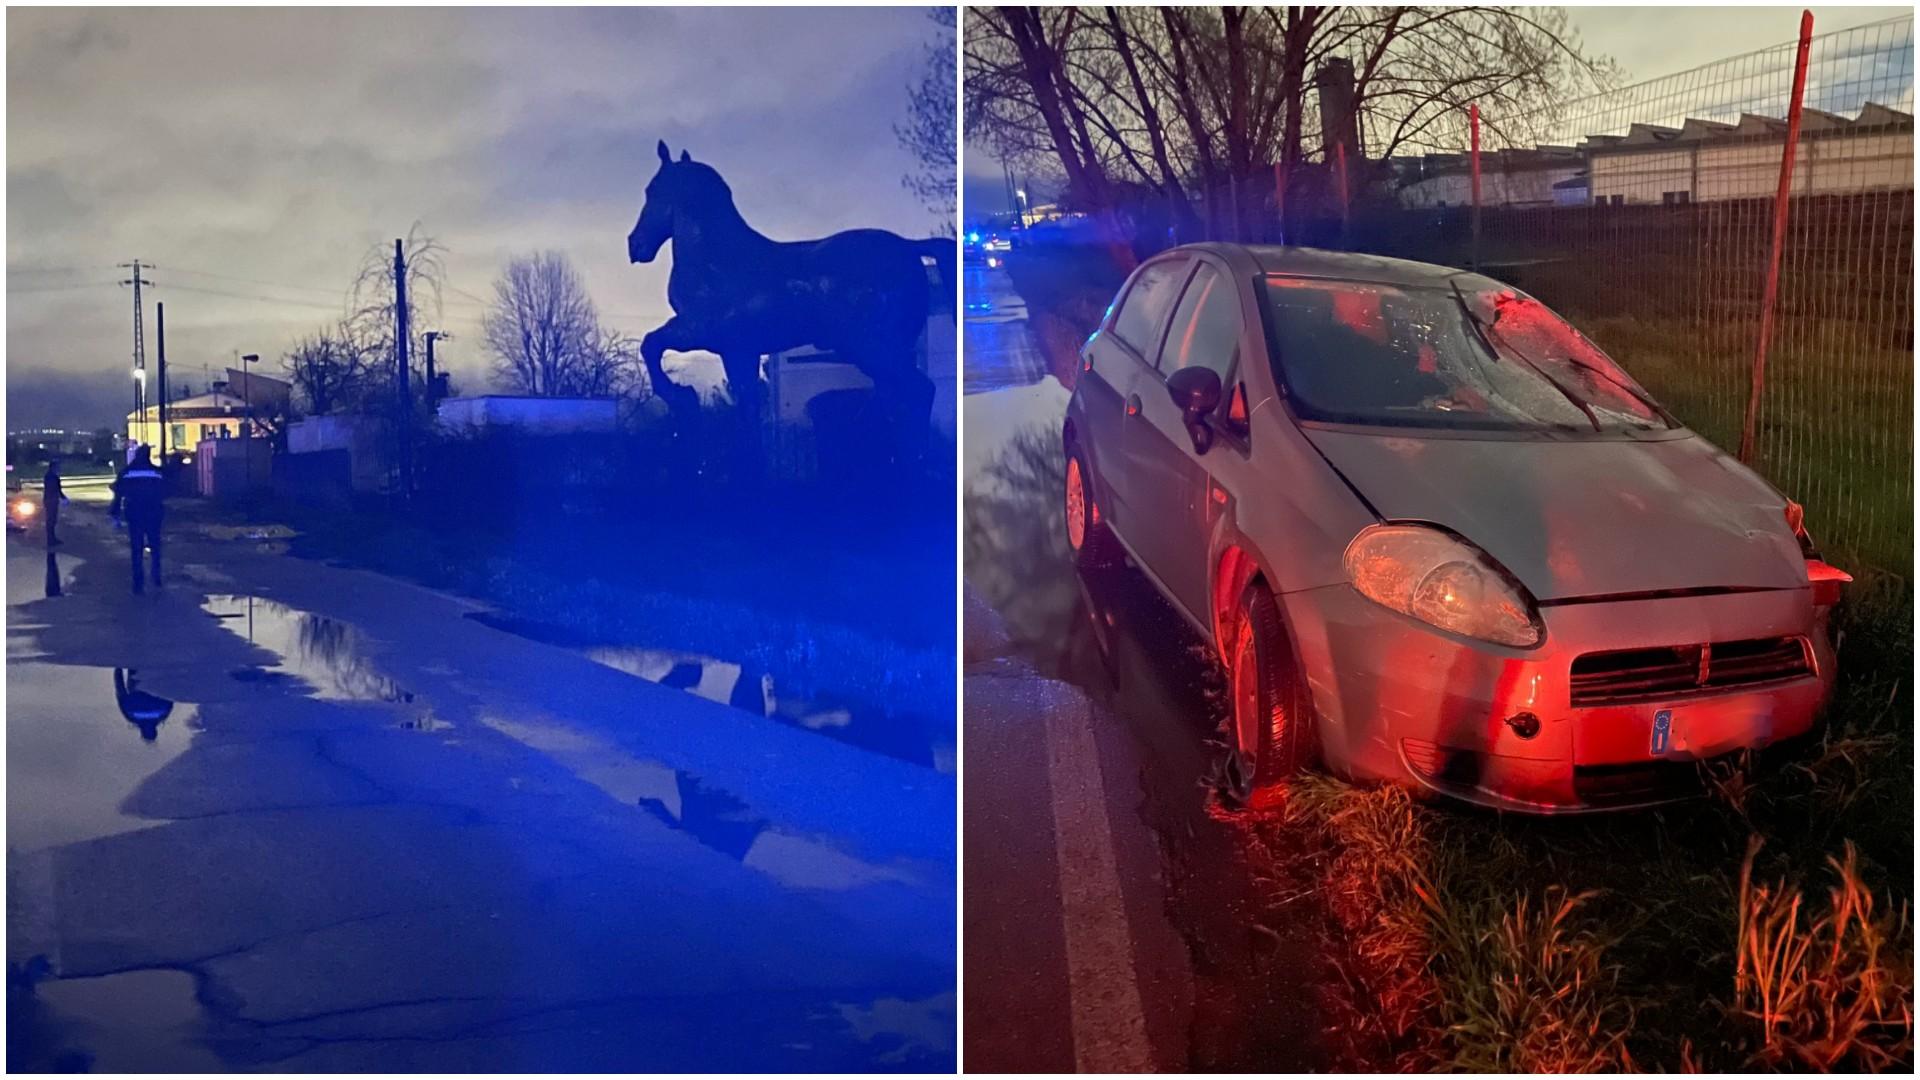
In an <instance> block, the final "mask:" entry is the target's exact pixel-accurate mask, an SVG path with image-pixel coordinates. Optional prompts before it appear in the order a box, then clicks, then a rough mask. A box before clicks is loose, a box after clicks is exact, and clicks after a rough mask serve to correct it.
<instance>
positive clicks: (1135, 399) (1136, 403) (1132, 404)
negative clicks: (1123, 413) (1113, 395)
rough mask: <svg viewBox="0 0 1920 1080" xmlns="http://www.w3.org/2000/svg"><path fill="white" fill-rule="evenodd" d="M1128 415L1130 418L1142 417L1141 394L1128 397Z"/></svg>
mask: <svg viewBox="0 0 1920 1080" xmlns="http://www.w3.org/2000/svg"><path fill="white" fill-rule="evenodd" d="M1127 415H1128V416H1139V415H1140V395H1139V394H1128V395H1127Z"/></svg>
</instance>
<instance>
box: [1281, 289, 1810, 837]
mask: <svg viewBox="0 0 1920 1080" xmlns="http://www.w3.org/2000/svg"><path fill="white" fill-rule="evenodd" d="M1265 285H1266V287H1265V299H1266V301H1267V303H1268V305H1269V310H1268V312H1267V315H1268V316H1269V317H1268V319H1267V326H1268V332H1269V334H1270V336H1271V338H1272V346H1273V354H1274V357H1275V362H1274V366H1275V368H1276V378H1277V380H1278V381H1279V382H1280V383H1281V384H1282V386H1283V391H1282V393H1283V395H1284V398H1285V400H1286V402H1287V410H1288V412H1289V413H1290V414H1291V416H1292V418H1293V420H1294V422H1295V423H1296V424H1297V425H1298V426H1299V428H1300V430H1301V432H1302V434H1304V435H1305V437H1306V438H1307V439H1308V440H1309V441H1310V442H1311V443H1312V445H1313V447H1314V448H1315V449H1316V450H1317V451H1318V452H1319V454H1320V456H1321V457H1322V458H1323V459H1324V460H1325V461H1326V462H1327V463H1328V465H1330V466H1331V467H1332V468H1333V469H1334V470H1335V471H1336V472H1337V473H1338V474H1339V475H1340V476H1341V477H1342V478H1343V479H1344V480H1345V482H1346V483H1347V485H1348V486H1349V487H1350V488H1351V490H1352V491H1353V493H1354V494H1355V495H1356V496H1357V497H1358V498H1359V499H1360V500H1361V501H1363V502H1364V503H1365V504H1366V505H1367V507H1368V508H1369V509H1370V510H1371V511H1372V513H1373V516H1374V517H1375V518H1376V520H1377V521H1378V524H1375V525H1373V526H1370V527H1367V528H1365V529H1363V530H1361V531H1360V532H1359V534H1358V535H1357V536H1355V537H1354V538H1353V540H1352V541H1351V543H1350V544H1349V545H1348V546H1347V548H1346V550H1345V552H1344V558H1343V565H1344V567H1345V570H1346V577H1347V581H1346V582H1345V583H1343V584H1338V585H1329V586H1325V587H1320V588H1312V589H1305V590H1300V591H1294V592H1289V593H1286V594H1285V595H1284V596H1283V597H1282V598H1281V599H1282V603H1283V605H1284V607H1285V612H1286V620H1287V623H1288V625H1289V628H1290V629H1291V631H1292V638H1293V641H1294V645H1295V648H1296V649H1297V650H1298V653H1299V662H1300V665H1301V670H1302V671H1303V673H1305V674H1306V675H1307V682H1308V684H1309V687H1310V692H1311V694H1312V699H1313V706H1314V712H1315V713H1316V714H1317V717H1318V720H1319V723H1318V725H1317V727H1318V731H1319V737H1320V741H1321V751H1322V754H1323V755H1324V757H1325V759H1326V761H1327V763H1328V764H1329V765H1330V766H1331V767H1333V768H1334V769H1336V770H1337V771H1340V772H1344V773H1347V774H1349V775H1355V776H1361V777H1371V778H1382V779H1402V780H1404V779H1407V778H1411V779H1413V780H1415V781H1417V782H1418V783H1420V784H1422V785H1425V786H1427V787H1429V788H1432V789H1434V790H1437V791H1440V792H1443V793H1446V794H1448V795H1452V796H1455V797H1459V798H1463V799H1466V800H1469V801H1472V802H1476V803H1481V804H1484V805H1489V806H1494V807H1499V808H1504V809H1516V810H1526V811H1535V812H1566V811H1578V810H1592V809H1603V808H1618V807H1628V806H1640V805H1648V804H1652V803H1657V802H1662V801H1667V800H1669V799H1672V798H1674V797H1677V796H1679V795H1682V794H1686V793H1688V792H1689V791H1693V790H1698V763H1700V762H1702V761H1708V760H1712V759H1715V758H1719V757H1722V756H1723V755H1729V754H1734V753H1737V752H1740V751H1744V750H1749V749H1757V748H1760V747H1764V746H1767V745H1770V744H1773V743H1777V742H1780V741H1782V740H1787V739H1791V738H1793V737H1795V736H1798V735H1802V734H1805V733H1807V732H1808V731H1809V730H1810V729H1811V727H1812V725H1813V723H1814V719H1815V717H1816V715H1817V714H1818V712H1819V710H1820V707H1821V705H1822V704H1823V703H1824V701H1825V699H1826V697H1827V695H1828V693H1829V691H1830V689H1831V685H1832V676H1833V653H1832V649H1831V647H1830V645H1829V642H1828V638H1827V628H1826V622H1827V616H1828V613H1829V612H1830V611H1831V609H1832V607H1833V605H1834V604H1835V603H1836V602H1837V600H1838V596H1839V586H1840V584H1841V583H1842V582H1843V581H1844V580H1845V575H1844V574H1841V573H1840V572H1839V571H1837V570H1835V569H1833V568H1832V567H1830V566H1827V565H1826V564H1825V563H1824V562H1823V561H1821V559H1820V557H1819V555H1818V554H1817V552H1816V551H1815V550H1814V547H1813V543H1812V540H1811V539H1810V538H1809V536H1808V534H1807V531H1806V529H1805V527H1804V525H1803V523H1802V521H1801V520H1800V511H1799V508H1798V507H1797V506H1795V505H1794V504H1793V503H1791V502H1790V501H1789V500H1787V499H1786V498H1785V497H1784V496H1782V495H1781V494H1780V493H1779V492H1778V491H1776V490H1775V489H1774V488H1773V487H1772V486H1770V485H1769V484H1767V483H1766V482H1765V481H1764V480H1762V479H1761V478H1760V477H1758V476H1757V475H1756V474H1754V473H1753V472H1752V471H1751V470H1749V469H1747V468H1746V467H1745V466H1743V465H1741V464H1740V463H1739V462H1737V461H1735V460H1734V459H1733V458H1731V457H1730V456H1728V455H1727V454H1725V453H1724V452H1722V451H1720V450H1719V449H1718V448H1716V447H1715V446H1713V445H1712V444H1711V443H1709V442H1707V441H1706V440H1705V439H1703V438H1701V437H1700V436H1699V435H1697V434H1695V433H1693V432H1691V431H1689V430H1687V429H1686V428H1685V427H1683V426H1682V425H1681V424H1680V423H1679V422H1678V421H1676V420H1675V419H1674V418H1673V417H1672V416H1671V415H1670V414H1668V413H1667V412H1666V410H1665V409H1663V408H1662V407H1661V406H1660V405H1659V404H1658V403H1657V402H1655V401H1654V400H1653V398H1652V397H1651V395H1649V394H1648V393H1647V392H1646V391H1645V390H1644V389H1643V388H1641V387H1640V386H1639V384H1638V383H1636V382H1634V380H1633V379H1632V378H1631V377H1630V376H1628V375H1627V374H1626V373H1625V372H1624V371H1623V370H1621V369H1620V368H1619V367H1618V366H1617V365H1616V364H1614V363H1613V362H1612V361H1611V360H1610V359H1608V358H1607V357H1606V356H1605V355H1604V354H1603V353H1602V352H1601V351H1600V350H1599V349H1598V348H1597V347H1595V346H1594V345H1593V344H1592V343H1591V342H1589V341H1588V340H1587V339H1586V338H1585V337H1583V336H1582V335H1580V334H1579V333H1578V332H1577V331H1575V330H1574V329H1573V328H1572V327H1571V326H1569V325H1568V324H1567V323H1565V322H1564V321H1563V320H1561V319H1560V318H1559V317H1558V316H1557V315H1555V314H1554V313H1553V312H1551V311H1549V310H1548V309H1547V308H1545V307H1544V306H1543V305H1541V304H1540V303H1539V302H1538V301H1536V300H1534V299H1532V298H1531V297H1528V296H1526V295H1524V294H1522V293H1518V292H1515V291H1512V290H1509V289H1505V288H1503V287H1501V286H1499V285H1498V284H1496V283H1494V282H1492V281H1490V280H1489V279H1486V278H1482V277H1478V276H1474V275H1464V274H1463V275H1458V276H1456V277H1453V278H1451V279H1449V280H1448V281H1447V283H1446V284H1445V285H1443V286H1435V285H1428V284H1422V285H1388V284H1370V283H1365V282H1352V281H1328V280H1316V279H1306V278H1287V277H1280V276H1275V277H1270V278H1268V279H1267V280H1266V282H1265Z"/></svg>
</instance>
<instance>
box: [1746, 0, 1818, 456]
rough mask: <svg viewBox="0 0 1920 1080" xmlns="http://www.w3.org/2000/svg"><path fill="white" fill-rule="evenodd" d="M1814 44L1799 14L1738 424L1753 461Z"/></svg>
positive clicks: (1809, 22)
mask: <svg viewBox="0 0 1920 1080" xmlns="http://www.w3.org/2000/svg"><path fill="white" fill-rule="evenodd" d="M1812 43H1813V12H1811V11H1802V12H1801V13H1800V51H1799V55H1797V56H1796V57H1795V58H1794V61H1793V100H1792V101H1791V102H1790V103H1789V104H1788V106H1787V145H1786V148H1785V149H1784V150H1783V151H1782V152H1781V154H1780V188H1779V190H1778V191H1777V192H1775V193H1774V196H1773V248H1772V250H1771V251H1770V252H1769V253H1768V255H1767V284H1766V289H1765V291H1763V292H1762V293H1761V294H1760V340H1759V341H1758V342H1756V343H1755V344H1754V349H1753V375H1752V377H1751V379H1750V380H1749V383H1748V387H1747V416H1746V419H1745V420H1744V421H1742V422H1741V424H1740V460H1741V461H1743V462H1746V463H1748V464H1752V463H1753V455H1754V442H1755V439H1756V437H1757V435H1758V433H1759V428H1760V392H1761V389H1762V388H1763V387H1764V386H1765V385H1766V381H1767V346H1768V345H1769V344H1771V342H1772V339H1773V309H1774V307H1775V306H1776V305H1777V304H1778V303H1779V300H1780V255H1781V250H1782V249H1783V248H1785V247H1786V243H1787V207H1788V204H1789V203H1790V201H1791V199H1792V196H1793V156H1794V151H1795V150H1796V149H1798V148H1799V144H1800V100H1801V98H1802V97H1804V96H1805V95H1806V92H1807V50H1808V49H1809V48H1810V47H1811V46H1812Z"/></svg>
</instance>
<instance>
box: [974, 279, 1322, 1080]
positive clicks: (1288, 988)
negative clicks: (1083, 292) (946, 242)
mask: <svg viewBox="0 0 1920 1080" xmlns="http://www.w3.org/2000/svg"><path fill="white" fill-rule="evenodd" d="M983 287H984V288H986V289H987V290H988V294H989V295H990V296H996V297H997V296H998V294H999V292H1000V291H1001V290H1004V289H1006V288H1008V286H1007V284H1006V282H1005V281H1004V275H1003V274H987V275H986V276H985V281H984V282H983ZM970 305H971V295H970ZM1011 307H1012V306H1011V305H1007V304H1004V303H1003V302H1002V301H1000V300H998V299H995V300H993V301H992V302H991V303H990V304H989V305H988V307H986V308H984V309H982V310H978V311H974V312H972V313H970V316H969V319H968V321H967V326H966V337H965V341H964V348H965V356H964V364H965V368H966V371H967V378H968V385H967V390H968V397H967V401H966V411H965V415H964V417H963V422H964V423H965V425H966V436H967V437H966V442H965V447H966V461H965V462H963V475H964V477H965V483H966V500H965V505H966V509H965V534H966V549H965V550H966V555H967V562H966V567H965V573H966V579H967V591H968V596H967V604H966V608H965V619H966V634H965V655H964V657H963V661H964V667H963V671H964V675H965V698H964V701H965V706H964V713H965V715H964V718H963V723H964V725H965V739H964V744H963V745H964V753H965V760H964V763H963V782H964V784H965V792H966V800H965V806H964V814H965V817H966V827H965V837H966V853H965V867H966V881H965V886H964V898H965V916H964V917H965V941H966V956H965V960H964V962H965V974H966V979H965V1001H964V1003H963V1008H964V1015H965V1025H964V1031H965V1043H966V1045H965V1060H966V1064H967V1068H968V1069H969V1071H973V1070H982V1071H990V1072H991V1071H1004V1072H1034V1071H1065V1070H1078V1071H1083V1072H1125V1071H1146V1070H1155V1071H1187V1070H1194V1071H1203V1070H1215V1071H1232V1072H1299V1071H1321V1070H1328V1069H1334V1070H1338V1069H1342V1068H1352V1067H1354V1059H1352V1058H1350V1057H1345V1056H1343V1051H1342V1039H1341V1038H1340V1037H1338V1036H1337V1035H1332V1034H1330V1032H1329V1029H1330V1028H1332V1027H1334V1026H1336V1025H1337V1023H1338V1022H1337V1021H1333V1020H1331V1019H1329V1017H1330V1016H1331V1015H1332V1012H1331V1010H1329V1009H1326V1008H1323V1002H1325V1001H1327V1000H1330V999H1333V998H1337V997H1338V987H1333V986H1332V983H1333V982H1334V981H1335V980H1337V979H1338V975H1337V973H1336V972H1335V971H1334V970H1333V968H1332V967H1331V965H1330V964H1329V963H1328V962H1327V953H1326V944H1327V943H1326V941H1325V940H1324V932H1323V931H1324V927H1325V919H1324V913H1323V912H1322V911H1320V910H1317V909H1316V904H1318V903H1319V901H1318V899H1317V897H1316V896H1315V890H1314V888H1313V878H1312V872H1311V867H1310V866H1308V865H1305V864H1303V863H1302V862H1301V861H1299V860H1291V861H1288V862H1286V863H1285V864H1284V865H1282V864H1277V863H1276V862H1275V859H1274V853H1273V851H1272V850H1271V849H1270V848H1269V847H1268V846H1267V845H1265V844H1263V843H1260V842H1257V841H1256V840H1255V839H1254V837H1253V832H1252V830H1250V829H1249V828H1248V827H1247V825H1248V823H1247V822H1246V821H1245V820H1244V819H1242V818H1240V817H1238V816H1237V815H1236V814H1235V813H1234V812H1232V811H1231V810H1228V809H1227V808H1225V807H1223V806H1222V805H1221V803H1220V802H1219V800H1218V798H1217V797H1216V796H1215V794H1214V791H1213V788H1212V785H1211V784H1210V782H1209V778H1210V776H1212V775H1213V773H1214V772H1215V771H1216V770H1217V769H1218V767H1219V763H1220V760H1221V756H1222V753H1223V746H1222V744H1221V743H1220V742H1219V740H1218V738H1217V728H1218V724H1219V721H1220V719H1221V715H1222V713H1221V706H1222V702H1223V700H1224V698H1223V695H1222V694H1221V685H1220V678H1219V676H1218V673H1217V671H1216V665H1215V664H1214V662H1213V660H1212V658H1211V655H1210V653H1209V652H1208V650H1207V648H1206V646H1205V644H1204V642H1202V641H1200V640H1199V639H1198V637H1197V636H1196V635H1195V634H1194V633H1193V631H1192V630H1191V629H1190V628H1188V626H1187V625H1186V623H1185V621H1184V620H1183V619H1181V618H1180V617H1179V616H1178V615H1177V614H1176V613H1174V612H1173V610H1172V609H1171V607H1170V606H1168V605H1167V603H1166V602H1165V601H1164V600H1163V599H1161V598H1160V596H1159V595H1158V594H1157V593H1156V592H1154V590H1153V589H1152V587H1151V586H1150V585H1149V584H1148V583H1147V581H1146V579H1145V578H1144V576H1142V575H1141V574H1140V573H1139V572H1138V571H1137V570H1135V569H1133V568H1131V567H1125V566H1122V567H1115V568H1111V569H1107V570H1102V571H1099V572H1095V573H1090V574H1082V573H1079V572H1076V571H1075V570H1074V568H1073V565H1072V561H1071V559H1070V556H1069V553H1068V550H1067V547H1066V537H1065V529H1064V525H1063V524H1062V518H1061V510H1060V492H1061V487H1062V482H1063V475H1062V474H1063V470H1064V462H1063V460H1062V457H1061V454H1060V444H1059V432H1060V423H1061V420H1062V418H1063V416H1064V412H1065V408H1066V402H1067V398H1068V391H1067V389H1066V388H1065V387H1063V386H1061V385H1060V383H1059V382H1058V381H1057V380H1056V379H1054V378H1053V377H1052V376H1050V375H1047V374H1045V372H1044V368H1039V367H1037V366H1033V367H1030V366H1029V365H1028V364H1027V363H1026V362H1025V360H1024V359H1023V357H1024V356H1026V355H1027V352H1028V350H1030V342H1029V341H1028V338H1027V334H1026V324H1025V322H1024V320H1023V319H1022V318H1013V319H998V318H993V317H992V313H993V312H998V311H1006V310H1009V309H1010V308H1011ZM1023 343H1025V344H1024V346H1023ZM976 373H977V374H976ZM976 391H978V392H976ZM1330 988H1331V989H1330Z"/></svg>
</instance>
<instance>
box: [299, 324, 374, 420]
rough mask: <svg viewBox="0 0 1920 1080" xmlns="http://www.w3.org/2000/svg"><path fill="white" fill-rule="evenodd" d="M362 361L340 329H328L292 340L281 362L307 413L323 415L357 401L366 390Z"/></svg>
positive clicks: (359, 352) (365, 367) (365, 374)
mask: <svg viewBox="0 0 1920 1080" xmlns="http://www.w3.org/2000/svg"><path fill="white" fill-rule="evenodd" d="M366 361H367V357H366V353H365V352H364V351H362V350H361V349H360V348H358V347H356V346H355V345H354V344H353V342H352V340H351V339H350V338H349V336H348V334H347V333H346V331H345V330H344V329H342V328H328V329H323V330H320V331H318V332H316V333H314V334H312V335H310V336H308V337H305V338H302V339H300V340H299V341H298V342H296V343H294V346H293V348H291V349H289V350H287V353H286V356H285V358H284V360H283V363H284V366H285V368H286V372H287V376H288V378H289V379H290V380H291V381H292V382H293V386H294V389H296V390H298V391H299V393H300V397H301V399H302V401H303V403H304V405H305V408H306V411H307V415H309V416H325V415H326V414H328V413H330V412H332V411H334V410H335V409H338V408H342V407H347V406H352V405H355V404H358V403H359V402H360V400H361V398H362V396H363V394H364V392H365V390H366V389H367V387H366V381H367V362H366Z"/></svg>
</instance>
